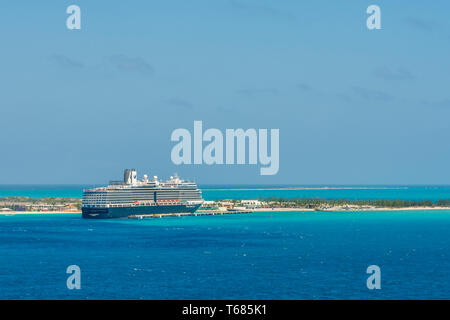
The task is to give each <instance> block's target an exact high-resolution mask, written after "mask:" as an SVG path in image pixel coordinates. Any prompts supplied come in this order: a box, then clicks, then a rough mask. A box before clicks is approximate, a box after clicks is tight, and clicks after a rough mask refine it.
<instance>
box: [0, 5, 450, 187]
mask: <svg viewBox="0 0 450 320" xmlns="http://www.w3.org/2000/svg"><path fill="white" fill-rule="evenodd" d="M71 4H77V5H79V6H80V7H81V10H82V29H81V30H80V31H70V30H67V29H66V26H65V21H66V17H67V16H68V15H67V14H66V12H65V11H66V8H67V6H69V5H71ZM370 4H378V5H379V6H380V7H381V16H382V30H376V31H369V30H368V29H367V28H366V22H365V21H366V17H367V14H366V13H365V11H366V8H367V6H368V5H370ZM449 13H450V2H448V1H433V2H432V3H431V2H429V1H406V0H403V1H400V0H399V1H375V0H373V1H331V0H330V1H317V0H315V1H312V0H311V1H298V0H295V1H294V0H292V1H288V0H286V1H274V0H272V1H268V0H203V1H196V0H191V1H121V2H120V3H119V2H118V1H117V3H116V2H112V1H78V0H72V1H61V0H58V1H56V0H54V1H21V0H17V1H2V3H1V5H0V41H1V42H0V88H1V90H0V148H1V151H0V152H1V154H0V183H2V184H8V183H105V182H107V181H109V180H111V179H117V178H120V177H121V175H122V170H123V168H127V167H133V168H136V169H138V170H139V173H141V174H143V173H144V171H145V172H148V173H149V174H150V175H158V176H161V177H165V176H168V175H170V174H172V173H173V172H175V171H176V172H178V173H179V174H180V175H181V176H182V177H187V178H193V179H195V180H196V181H197V182H198V183H203V184H205V183H212V184H220V183H224V184H233V183H235V184H238V183H245V184H271V183H277V184H280V183H281V184H283V183H285V184H449V183H450V170H449V164H450V148H449V140H450V139H449V138H450V90H449V84H450V81H449V80H450V59H449V53H450V21H449V19H448V15H449ZM194 120H202V121H203V125H204V127H205V128H219V129H221V130H223V131H224V130H225V129H226V128H244V129H246V128H279V129H280V170H279V173H278V174H277V175H275V176H260V175H259V166H250V165H246V166H206V165H203V166H175V165H174V164H172V162H171V160H170V151H171V148H172V147H173V145H174V143H171V142H170V134H171V132H172V131H173V130H174V129H176V128H188V129H190V130H192V126H193V121H194Z"/></svg>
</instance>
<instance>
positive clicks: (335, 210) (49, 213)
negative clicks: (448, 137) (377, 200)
mask: <svg viewBox="0 0 450 320" xmlns="http://www.w3.org/2000/svg"><path fill="white" fill-rule="evenodd" d="M414 210H430V211H433V210H450V207H405V208H375V207H374V208H343V207H332V208H328V209H320V210H316V209H312V208H256V209H252V211H253V212H313V211H315V212H317V213H320V212H357V211H358V212H360V211H414ZM223 213H227V212H226V211H224V212H223ZM230 213H232V212H230ZM52 214H81V211H71V212H69V211H67V212H50V211H47V212H36V211H7V212H0V215H1V216H12V215H52ZM174 215H175V214H174Z"/></svg>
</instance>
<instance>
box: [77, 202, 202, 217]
mask: <svg viewBox="0 0 450 320" xmlns="http://www.w3.org/2000/svg"><path fill="white" fill-rule="evenodd" d="M199 207H200V204H198V205H191V206H188V205H171V206H142V207H141V206H139V207H116V208H82V209H81V210H82V217H83V218H86V219H110V218H126V217H129V216H134V215H144V214H158V213H185V212H186V213H193V212H195V211H197V209H198V208H199Z"/></svg>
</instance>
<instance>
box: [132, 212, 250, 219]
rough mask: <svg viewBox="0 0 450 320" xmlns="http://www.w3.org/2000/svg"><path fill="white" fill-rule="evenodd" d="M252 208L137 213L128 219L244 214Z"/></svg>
mask: <svg viewBox="0 0 450 320" xmlns="http://www.w3.org/2000/svg"><path fill="white" fill-rule="evenodd" d="M252 212H253V210H198V211H196V212H180V213H153V214H139V215H133V216H129V217H128V219H137V220H142V219H148V218H163V217H181V216H214V215H224V214H244V213H252Z"/></svg>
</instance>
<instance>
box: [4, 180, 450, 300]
mask: <svg viewBox="0 0 450 320" xmlns="http://www.w3.org/2000/svg"><path fill="white" fill-rule="evenodd" d="M48 190H53V191H48ZM370 190H371V191H370ZM408 190H409V191H408ZM211 191H212V192H213V193H209V190H205V192H204V194H205V198H209V197H210V199H212V198H215V197H217V198H222V197H223V198H231V197H232V194H230V191H229V190H228V191H227V190H211ZM308 191H310V190H288V191H285V190H281V191H280V190H276V191H272V194H273V193H279V192H287V193H288V194H289V193H291V192H297V194H298V193H300V197H302V196H303V194H304V192H306V193H307V192H308ZM449 191H450V188H448V187H414V188H412V189H409V188H406V189H353V190H352V189H345V190H341V191H340V192H341V193H339V192H338V191H337V190H311V192H315V193H312V194H318V197H322V198H325V197H327V196H329V197H331V196H335V197H338V198H352V199H355V198H361V197H369V198H377V197H381V198H388V197H387V196H390V197H389V198H392V197H393V198H406V199H440V198H450V194H449ZM16 192H17V191H14V190H13V189H9V190H5V189H2V190H0V197H2V196H6V195H12V194H14V193H16ZM58 192H59V194H60V195H62V194H64V195H66V196H75V194H76V192H79V191H76V190H72V189H70V190H64V188H62V187H61V189H60V190H59V191H58ZM233 192H242V193H243V194H245V193H247V194H248V195H249V197H251V198H255V197H257V196H258V195H259V194H260V191H258V190H246V191H244V190H239V191H233ZM250 192H251V193H250ZM255 192H256V193H255ZM44 193H46V194H51V195H52V196H55V191H54V188H50V189H47V191H43V190H42V189H41V190H29V189H26V188H24V189H22V193H21V194H20V195H35V196H42V194H44ZM38 194H39V195H38ZM207 194H208V196H206V195H207ZM297 194H295V197H297V196H298V195H297ZM15 195H17V194H15ZM276 196H279V195H276ZM425 196H426V197H425ZM304 197H311V195H304ZM422 197H425V198H422ZM449 235H450V210H439V211H386V212H364V213H363V212H346V213H345V212H339V213H330V212H306V213H303V212H284V213H282V212H265V213H251V214H241V215H222V216H221V215H216V216H197V217H195V216H191V217H173V218H161V219H148V220H122V219H120V220H97V221H95V220H83V219H81V218H80V216H79V215H77V214H68V215H15V216H4V215H0V299H425V298H426V299H449V298H450V289H449V286H448V284H449V283H450V271H449V270H450V237H449ZM69 265H78V266H79V267H80V268H81V290H68V289H67V287H66V280H67V277H68V276H69V275H68V274H66V268H67V267H68V266H69ZM369 265H378V266H379V267H380V268H381V289H380V290H369V289H367V287H366V280H367V277H368V276H369V275H368V274H366V268H367V267H368V266H369Z"/></svg>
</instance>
